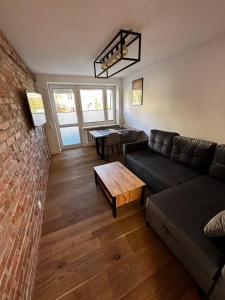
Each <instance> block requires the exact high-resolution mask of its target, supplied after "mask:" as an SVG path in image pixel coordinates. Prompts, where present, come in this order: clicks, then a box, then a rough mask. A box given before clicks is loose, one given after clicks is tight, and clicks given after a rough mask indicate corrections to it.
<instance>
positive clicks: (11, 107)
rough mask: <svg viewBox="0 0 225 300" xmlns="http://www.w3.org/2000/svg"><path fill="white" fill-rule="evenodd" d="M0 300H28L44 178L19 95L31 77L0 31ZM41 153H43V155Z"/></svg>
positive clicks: (42, 140)
mask: <svg viewBox="0 0 225 300" xmlns="http://www.w3.org/2000/svg"><path fill="white" fill-rule="evenodd" d="M0 46H1V47H0V49H3V50H1V55H2V56H3V57H2V61H1V69H0V229H1V230H0V299H10V300H11V299H25V300H28V299H31V295H32V291H33V287H34V277H35V270H36V264H37V249H38V245H39V239H40V233H41V220H42V212H40V211H39V210H38V209H37V201H38V200H40V201H41V202H42V204H43V203H44V201H45V191H46V184H47V178H48V167H49V160H48V157H47V156H48V155H49V154H48V147H47V144H46V137H45V133H44V130H43V129H42V128H36V129H35V130H34V129H33V130H30V128H29V127H28V124H27V122H26V121H25V120H26V117H25V113H26V112H25V111H24V109H23V107H22V106H21V104H20V103H21V99H19V98H18V97H20V96H19V95H18V90H21V91H22V90H24V89H26V88H27V89H30V90H35V83H34V75H33V74H32V72H31V71H30V70H29V69H28V68H27V67H26V65H25V64H24V62H23V61H22V60H21V58H20V57H19V56H18V54H17V53H16V51H15V50H14V49H13V48H12V47H11V46H10V44H9V43H8V41H7V40H6V39H5V37H4V36H3V34H2V33H1V32H0ZM43 149H44V151H43Z"/></svg>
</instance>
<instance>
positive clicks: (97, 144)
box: [95, 138, 100, 155]
mask: <svg viewBox="0 0 225 300" xmlns="http://www.w3.org/2000/svg"><path fill="white" fill-rule="evenodd" d="M95 144H96V152H97V154H98V155H99V154H100V153H99V141H98V138H96V139H95Z"/></svg>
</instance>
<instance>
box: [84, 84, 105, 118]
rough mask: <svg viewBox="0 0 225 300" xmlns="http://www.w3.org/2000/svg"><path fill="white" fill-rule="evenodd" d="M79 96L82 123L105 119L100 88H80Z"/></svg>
mask: <svg viewBox="0 0 225 300" xmlns="http://www.w3.org/2000/svg"><path fill="white" fill-rule="evenodd" d="M80 98H81V106H82V113H83V120H84V123H90V122H102V121H104V120H105V115H104V104H103V91H102V89H81V90H80Z"/></svg>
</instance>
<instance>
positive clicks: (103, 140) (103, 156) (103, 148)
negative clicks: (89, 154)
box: [102, 137, 105, 159]
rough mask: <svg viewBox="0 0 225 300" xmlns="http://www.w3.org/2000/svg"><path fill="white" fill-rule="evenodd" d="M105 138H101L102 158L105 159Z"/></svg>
mask: <svg viewBox="0 0 225 300" xmlns="http://www.w3.org/2000/svg"><path fill="white" fill-rule="evenodd" d="M104 144H105V138H104V137H103V138H102V159H105V145H104Z"/></svg>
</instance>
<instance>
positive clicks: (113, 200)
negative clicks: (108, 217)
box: [112, 198, 116, 218]
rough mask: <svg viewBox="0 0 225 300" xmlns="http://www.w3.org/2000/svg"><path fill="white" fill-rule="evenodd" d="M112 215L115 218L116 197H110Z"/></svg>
mask: <svg viewBox="0 0 225 300" xmlns="http://www.w3.org/2000/svg"><path fill="white" fill-rule="evenodd" d="M112 211H113V217H114V218H116V198H112Z"/></svg>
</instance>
